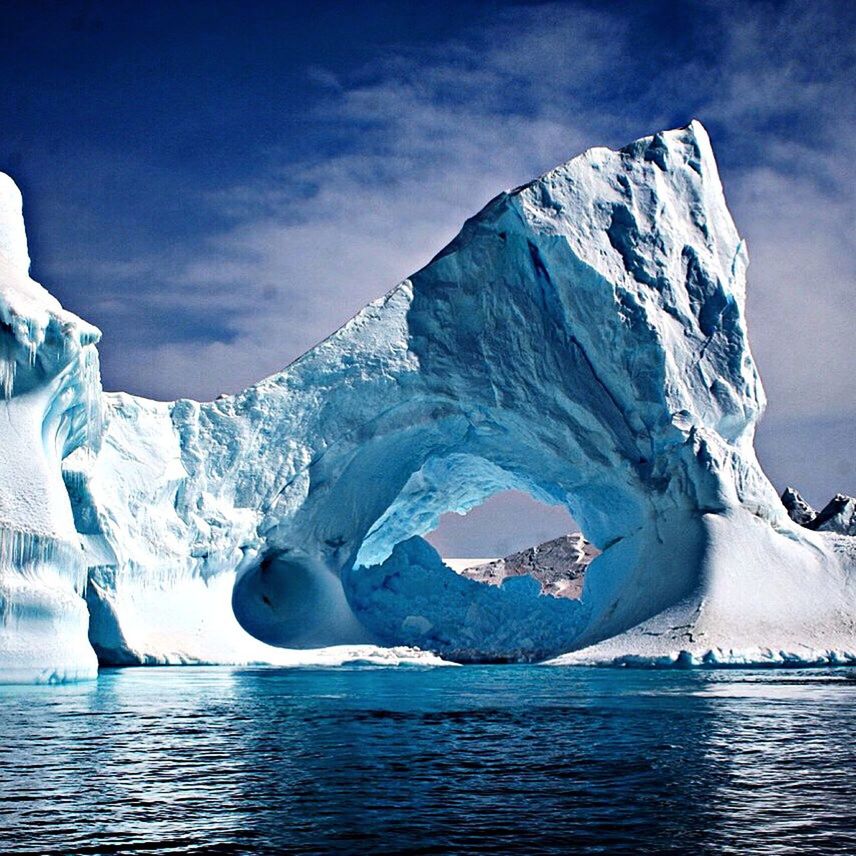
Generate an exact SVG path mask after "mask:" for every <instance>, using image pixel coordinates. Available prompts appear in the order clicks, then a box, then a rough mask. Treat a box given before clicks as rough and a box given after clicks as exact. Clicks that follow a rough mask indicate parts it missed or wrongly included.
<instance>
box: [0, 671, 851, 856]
mask: <svg viewBox="0 0 856 856" xmlns="http://www.w3.org/2000/svg"><path fill="white" fill-rule="evenodd" d="M0 851H2V852H3V853H9V854H13V853H14V854H18V853H28V854H47V853H152V852H156V853H344V854H357V853H492V854H495V856H501V854H506V853H566V852H579V853H622V852H626V853H648V852H650V853H668V852H675V853H693V854H695V853H716V854H720V853H741V854H742V853H775V854H782V853H808V852H818V853H826V852H828V853H856V671H854V670H846V669H837V670H836V669H829V670H804V671H789V670H772V669H771V670H767V671H738V670H722V671H643V670H629V669H622V670H619V669H579V668H565V669H561V668H551V667H545V666H468V667H462V668H422V667H410V668H407V667H404V668H402V667H400V668H371V667H359V666H354V667H345V668H338V669H327V670H321V669H291V670H278V669H260V668H240V669H225V668H188V667H185V668H157V669H155V668H138V669H120V670H111V671H105V672H103V673H102V674H101V676H100V677H99V679H98V680H97V682H92V683H89V684H77V685H70V686H54V687H2V688H0Z"/></svg>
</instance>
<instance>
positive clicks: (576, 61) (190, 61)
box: [0, 0, 856, 555]
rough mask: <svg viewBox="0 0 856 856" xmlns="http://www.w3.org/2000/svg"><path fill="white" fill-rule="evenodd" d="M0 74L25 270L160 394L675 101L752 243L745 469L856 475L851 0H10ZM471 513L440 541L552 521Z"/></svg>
mask: <svg viewBox="0 0 856 856" xmlns="http://www.w3.org/2000/svg"><path fill="white" fill-rule="evenodd" d="M0 81H2V82H1V83H0V115H2V122H0V170H3V171H5V172H8V173H9V174H10V175H12V177H13V178H14V179H15V181H16V182H17V183H18V185H19V186H20V187H21V189H22V192H23V194H24V200H25V216H26V219H27V226H28V233H29V238H30V254H31V257H32V259H33V275H34V277H35V278H36V279H38V280H39V281H41V282H42V283H43V284H45V285H46V287H48V288H49V289H50V290H51V291H52V292H53V293H54V294H56V295H57V296H58V297H59V298H60V300H61V301H62V302H63V304H64V305H65V306H66V307H67V308H69V309H71V310H72V311H74V312H76V313H77V314H79V315H81V316H83V317H84V318H86V319H87V320H89V321H91V322H93V323H95V324H96V325H97V326H99V327H100V328H101V330H102V332H103V340H102V344H101V346H100V352H101V362H102V376H103V381H104V385H105V388H107V389H123V390H127V391H130V392H133V393H137V394H141V395H146V396H149V397H153V398H160V399H172V398H177V397H192V398H201V399H210V398H213V397H215V396H216V395H218V394H219V393H221V392H234V391H237V390H239V389H240V388H242V387H243V386H246V385H248V384H250V383H252V382H253V381H256V380H258V379H260V378H261V377H263V376H265V375H267V374H270V373H272V372H274V371H277V370H279V369H281V368H282V367H283V366H285V365H287V364H288V363H289V362H290V361H291V360H293V359H294V358H295V357H297V356H299V355H300V354H301V353H302V352H303V351H305V350H306V349H307V348H309V347H311V346H312V345H313V344H314V343H315V342H317V341H319V340H320V339H321V338H323V337H324V336H326V335H327V334H329V333H330V332H332V331H333V330H334V329H336V328H337V327H338V326H340V325H341V324H342V323H343V322H344V321H345V320H347V319H348V318H349V317H350V316H351V315H353V314H354V313H355V312H356V311H357V310H359V309H360V308H361V307H362V306H363V305H364V304H365V303H366V302H368V301H369V300H371V299H373V298H375V297H377V296H379V295H381V294H383V293H385V292H386V291H388V290H389V289H390V288H391V287H392V286H393V285H395V284H396V283H397V282H398V281H400V280H401V279H403V278H405V277H406V276H408V275H409V274H410V273H412V272H413V271H415V270H416V269H418V268H419V267H420V266H422V265H423V264H424V263H425V262H427V261H428V260H429V259H430V258H431V257H432V256H433V255H435V254H436V252H437V251H438V250H439V249H440V248H441V247H442V246H443V245H444V244H445V243H447V242H448V241H449V240H450V239H451V238H452V237H453V236H454V235H455V234H456V233H457V231H458V229H459V228H460V226H461V224H462V223H463V221H464V219H465V218H466V217H468V216H470V215H471V214H473V213H475V212H476V211H478V210H479V209H480V208H481V207H482V206H483V205H484V204H485V203H486V202H487V201H488V200H489V199H490V198H492V197H493V196H495V195H496V194H497V193H498V192H500V191H501V190H503V189H505V188H507V187H512V186H516V185H519V184H521V183H523V182H525V181H527V180H528V179H531V178H533V177H535V176H537V175H539V174H540V173H542V172H544V171H545V170H547V169H549V168H551V167H553V166H555V165H557V164H559V163H561V162H563V161H565V160H567V159H569V158H570V157H572V156H573V155H575V154H577V153H579V152H580V151H582V150H584V149H585V148H588V147H590V146H593V145H609V146H620V145H623V144H625V143H627V142H629V141H630V140H633V139H635V138H637V137H640V136H643V135H646V134H650V133H652V132H654V131H656V130H659V129H663V128H669V127H676V126H681V125H685V124H686V123H687V122H688V121H689V120H690V119H692V118H694V117H695V118H699V119H701V121H702V122H704V124H705V125H706V127H707V128H708V131H709V132H710V135H711V138H712V141H713V145H714V148H715V151H716V153H717V158H718V161H719V165H720V170H721V174H722V178H723V183H724V185H725V190H726V196H727V198H728V201H729V205H730V207H731V210H732V212H733V214H734V217H735V220H736V222H737V225H738V228H739V229H740V231H741V233H742V234H743V235H744V237H745V238H746V239H747V242H748V247H749V255H750V260H751V264H750V270H749V292H748V295H749V296H748V317H749V325H750V338H751V342H752V347H753V351H754V354H755V357H756V360H757V362H758V365H759V368H760V371H761V375H762V378H763V380H764V384H765V387H766V390H767V395H768V398H769V406H768V411H767V414H766V416H765V417H764V419H763V421H762V422H761V425H760V426H759V430H758V450H759V457H760V459H761V462H762V464H763V465H764V467H765V469H766V471H767V473H768V475H769V476H770V477H771V479H772V480H773V482H774V484H775V485H776V486H777V487H778V488H779V489H782V488H784V486H785V485H786V484H794V485H796V486H797V487H798V488H800V489H801V490H802V491H803V492H804V493H805V494H806V496H807V497H808V499H809V500H810V501H812V502H814V503H815V504H818V505H823V504H825V502H826V501H827V500H828V499H829V498H830V497H831V496H832V495H833V494H834V493H835V492H836V491H845V492H849V493H851V494H856V463H854V460H853V449H854V446H856V442H854V441H856V431H854V427H853V426H854V417H856V372H854V370H853V359H852V349H853V340H854V329H856V324H854V321H856V318H854V315H855V314H856V310H854V304H856V301H854V300H853V292H852V289H853V285H854V274H856V246H854V245H856V198H854V191H855V190H856V176H855V175H854V161H856V115H854V114H856V99H854V91H856V86H854V84H856V3H852V2H835V0H830V2H809V0H800V2H769V3H765V2H740V3H733V2H696V0H684V2H608V1H607V2H593V3H585V2H573V3H503V2H494V3H485V2H467V0H457V2H445V0H433V1H432V2H430V3H428V2H406V1H405V0H399V2H371V3H368V2H366V3H353V2H351V3H325V2H315V3H313V4H307V3H290V2H277V3H266V2H262V0H256V2H254V3H238V2H216V0H208V2H205V3H202V2H196V3H188V2H180V0H174V2H169V3H164V2H158V0H150V2H146V3H130V2H125V0H112V2H105V3H102V2H87V3H81V2H74V0H66V2H62V3H59V2H54V3H44V2H38V0H27V2H18V0H12V2H9V3H7V4H4V27H3V28H2V32H0ZM506 521H507V522H508V524H509V525H511V524H515V523H516V525H517V528H518V530H520V531H519V537H518V540H515V539H514V538H511V539H510V540H509V538H508V537H507V536H503V539H499V540H498V539H497V535H496V532H497V531H498V530H500V529H502V530H504V531H506V532H507V531H508V529H509V525H506ZM521 521H523V522H522V523H521ZM471 524H472V525H470V527H469V529H467V525H468V524H467V523H466V521H463V522H461V521H455V522H454V523H449V524H448V526H446V529H447V530H448V532H447V534H448V538H447V539H446V541H445V542H444V543H443V549H444V550H446V552H447V555H448V553H449V551H452V552H456V551H457V552H459V553H460V554H462V555H468V554H470V555H494V554H497V553H498V552H501V551H502V550H504V549H506V548H509V547H510V548H512V549H516V548H518V547H520V546H524V544H525V542H526V538H535V539H536V540H537V539H538V538H541V539H542V540H543V537H544V536H547V537H549V536H551V535H553V534H558V533H559V532H560V531H561V530H562V528H563V527H566V518H565V517H564V516H563V515H561V514H559V513H558V512H556V511H553V512H551V513H548V514H542V513H541V509H539V508H537V507H535V506H534V505H532V504H531V503H528V504H527V503H526V502H525V501H524V500H522V499H521V498H520V497H515V496H510V497H508V496H507V497H500V498H499V499H496V500H494V501H493V502H492V503H491V504H489V505H488V506H486V507H485V508H484V509H482V510H481V512H477V513H474V515H472V521H471ZM450 527H451V528H450ZM456 527H457V528H456ZM462 527H463V528H462ZM456 533H457V534H456ZM462 533H463V534H462ZM441 534H442V533H441ZM520 539H523V543H521V542H520ZM440 540H441V541H442V538H441V539H440ZM528 543H532V541H529V542H528ZM462 551H463V552H462Z"/></svg>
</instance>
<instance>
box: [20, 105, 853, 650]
mask: <svg viewBox="0 0 856 856" xmlns="http://www.w3.org/2000/svg"><path fill="white" fill-rule="evenodd" d="M746 263H747V258H746V251H745V246H744V244H743V242H742V240H741V239H740V237H739V235H738V233H737V231H736V228H735V226H734V224H733V222H732V220H731V217H730V215H729V213H728V210H727V207H726V204H725V199H724V196H723V192H722V187H721V184H720V181H719V177H718V173H717V169H716V163H715V161H714V157H713V153H712V151H711V148H710V144H709V141H708V138H707V135H706V133H705V131H704V129H703V128H702V127H701V125H700V124H698V123H697V122H693V123H692V124H691V125H690V126H688V127H687V128H683V129H679V130H675V131H668V132H663V133H660V134H657V135H655V136H653V137H647V138H644V139H642V140H639V141H637V142H635V143H633V144H631V145H629V146H627V147H625V148H624V149H621V150H619V151H611V150H608V149H592V150H590V151H588V152H586V153H584V154H583V155H581V156H579V157H577V158H575V159H573V160H572V161H569V162H568V163H566V164H564V165H563V166H560V167H558V168H557V169H555V170H553V171H551V172H549V173H547V174H546V175H544V176H542V177H541V178H539V179H537V180H536V181H533V182H532V183H530V184H528V185H526V186H524V187H521V188H517V189H516V190H513V191H510V192H506V193H503V194H500V195H499V196H498V197H496V199H494V200H493V201H492V202H491V203H489V204H488V205H487V206H486V207H485V208H484V210H482V211H481V212H480V213H479V214H477V215H476V216H475V217H473V218H472V219H471V220H469V221H468V222H467V223H466V224H465V226H464V228H463V229H462V231H461V233H460V234H459V235H458V237H457V238H456V239H455V240H454V241H453V242H452V243H451V244H450V245H449V246H448V247H446V248H445V249H444V250H443V251H442V252H441V253H440V254H439V255H438V256H437V257H436V258H435V259H434V260H433V261H432V262H431V263H430V264H428V265H427V266H426V267H425V268H423V269H422V270H420V271H419V272H417V273H416V274H414V275H413V276H412V277H411V278H410V279H408V280H405V281H404V282H402V283H401V284H400V285H399V286H397V287H396V288H394V289H393V290H392V291H391V292H389V293H388V294H387V295H386V296H385V297H383V298H382V299H380V300H377V301H375V302H374V303H372V304H370V305H369V306H368V307H366V308H365V309H364V310H363V311H362V312H360V313H359V314H358V315H357V316H356V317H355V318H354V319H352V320H351V321H350V322H349V323H348V324H346V325H345V326H344V327H343V328H341V329H340V330H338V331H337V332H336V333H334V334H333V335H332V336H330V337H329V338H328V339H327V340H325V341H324V342H322V343H321V344H319V345H318V346H316V347H315V348H313V349H312V350H311V351H309V352H308V353H307V354H305V355H304V356H303V357H302V358H300V359H299V360H298V361H296V362H295V363H294V364H292V365H291V366H289V367H288V368H287V369H285V370H284V371H282V372H280V373H278V374H276V375H273V376H272V377H269V378H267V379H265V380H263V381H261V382H260V383H258V384H257V385H255V386H253V387H251V388H249V389H248V390H246V391H244V392H243V393H240V394H239V395H236V396H226V397H221V398H220V399H218V400H217V401H214V402H209V403H202V404H200V403H198V402H193V401H186V400H181V401H177V402H172V403H161V402H152V401H147V400H144V399H140V398H136V397H133V396H128V395H124V394H110V395H104V396H103V398H102V399H101V402H102V410H103V427H101V428H100V429H99V431H98V432H97V433H98V438H99V441H100V442H99V443H98V444H95V443H91V442H90V443H85V442H83V441H82V440H81V441H80V442H78V443H77V447H78V448H77V449H76V451H73V453H71V454H70V455H69V454H68V452H69V451H71V450H70V449H69V448H65V449H64V450H63V454H64V455H67V456H66V458H65V463H64V465H63V466H64V473H65V485H66V492H60V493H61V499H62V501H63V502H64V503H65V504H66V505H67V506H69V505H70V509H71V512H70V513H71V514H73V519H74V524H75V526H76V530H77V532H79V533H80V538H81V540H82V542H83V546H84V549H85V555H86V564H87V566H88V568H89V571H88V586H87V592H86V597H87V602H88V605H89V610H90V614H91V616H92V620H91V622H90V639H91V642H92V644H93V645H94V647H95V649H96V650H97V651H98V652H99V655H100V656H101V657H102V659H103V660H104V661H108V662H185V661H196V662H246V661H271V660H273V661H276V659H277V658H278V657H279V658H281V657H283V656H285V654H284V653H283V651H282V649H283V648H289V649H299V648H314V647H317V646H322V645H349V646H353V645H377V644H383V645H415V646H419V647H421V648H425V649H428V650H432V651H436V652H439V653H440V654H444V655H447V656H450V657H460V658H467V659H537V658H542V657H546V656H554V655H557V654H561V653H562V652H566V651H570V650H579V649H584V650H587V651H591V650H594V649H592V647H591V646H593V645H594V646H596V645H597V644H598V643H601V644H604V640H607V641H608V640H613V639H617V640H619V641H618V642H616V643H615V645H616V646H618V647H616V648H614V649H613V648H610V649H608V651H607V649H604V648H601V649H597V650H601V651H606V652H607V653H604V654H603V656H607V655H608V656H609V657H613V656H622V655H624V654H628V655H633V656H637V655H638V656H645V657H650V658H653V659H658V658H663V657H665V658H669V657H672V656H673V654H674V655H675V656H677V654H675V652H680V651H688V652H690V656H696V657H702V656H704V653H705V652H706V651H708V650H713V649H714V648H715V649H716V650H718V651H723V650H732V651H738V652H745V651H750V650H756V649H758V650H760V648H761V647H763V646H767V647H771V646H779V647H781V648H782V649H784V647H785V646H793V645H805V646H809V647H812V648H830V649H832V648H834V649H836V650H845V649H847V650H853V648H854V647H856V645H854V640H853V638H852V635H851V634H852V631H851V630H850V629H849V628H850V624H849V623H844V622H843V621H842V616H843V615H844V614H847V615H849V614H852V608H851V607H852V595H851V594H850V593H849V591H850V583H849V577H848V570H847V568H848V567H849V564H848V563H849V562H850V558H848V557H849V553H847V549H844V550H843V551H842V549H840V546H837V545H836V544H833V543H832V542H831V541H830V540H829V538H825V537H824V536H822V535H819V534H815V533H812V532H807V531H805V530H801V529H800V528H799V527H798V526H796V525H795V524H793V523H792V521H791V520H790V519H789V518H788V516H787V514H786V513H785V510H784V508H783V506H782V504H781V503H780V501H779V500H778V497H777V496H776V494H775V492H774V490H773V488H772V486H771V485H770V483H769V482H768V480H767V479H766V477H765V476H764V474H763V472H762V471H761V469H760V468H759V466H758V464H757V461H756V459H755V454H754V450H753V445H752V441H753V432H754V425H755V422H756V420H757V419H758V417H759V416H760V414H761V412H762V410H763V407H764V397H763V390H762V388H761V384H760V381H759V378H758V373H757V371H756V368H755V364H754V361H753V359H752V355H751V352H750V350H749V345H748V340H747V334H746V326H745V317H744V297H745V271H746ZM83 389H84V387H83V385H78V386H77V387H75V392H76V394H82V392H83ZM14 400H15V396H12V398H11V399H10V401H12V402H14ZM96 446H97V447H96ZM53 463H55V462H53ZM508 489H517V490H524V491H527V492H528V493H530V494H531V495H532V496H534V497H535V498H537V499H539V500H541V501H545V502H548V503H554V504H561V505H564V506H565V507H566V508H567V509H568V510H569V511H570V512H571V514H572V515H573V517H574V518H575V520H576V521H577V522H578V523H579V524H580V526H581V528H582V530H583V532H584V534H585V536H586V538H587V539H588V540H589V541H590V542H592V543H593V544H594V545H595V547H596V548H597V549H598V550H600V551H601V553H600V555H598V556H597V558H595V559H594V560H593V561H592V562H591V564H590V565H589V566H588V569H587V572H586V577H585V583H584V586H583V589H582V592H581V594H580V597H579V598H574V599H568V598H564V599H557V598H552V597H549V596H543V595H542V594H541V592H540V587H539V585H538V583H537V582H535V581H533V580H531V579H528V578H518V579H512V580H508V581H507V582H505V583H504V584H503V585H502V586H498V587H497V586H489V585H483V584H480V583H478V582H476V581H474V580H472V579H467V578H465V577H461V576H459V575H456V574H455V573H454V572H453V571H452V570H450V569H449V568H447V567H446V566H445V565H444V564H443V562H442V559H441V558H440V557H439V556H438V555H437V554H436V552H435V551H434V550H433V548H431V547H430V545H428V544H427V542H425V541H424V540H423V539H422V538H421V537H420V536H422V535H424V534H425V533H427V532H428V531H430V530H431V529H432V528H433V527H434V526H435V525H436V523H437V521H438V520H439V517H440V515H441V514H443V513H444V512H447V511H450V510H454V511H465V510H467V509H469V508H471V507H473V506H475V505H477V504H478V503H480V502H482V501H483V500H484V499H485V498H487V497H489V496H491V495H492V494H494V493H497V492H499V491H503V490H508ZM769 556H775V557H776V561H774V562H771V561H770V560H769ZM806 586H810V587H811V590H812V592H813V593H814V595H815V597H814V599H813V600H811V601H810V602H809V601H807V599H806V597H805V594H804V593H805V591H806ZM761 592H763V593H764V594H763V595H760V594H759V593H761ZM848 622H849V619H848ZM640 626H646V627H648V628H649V629H648V630H647V631H645V633H642V632H641V631H638V632H637V631H635V630H634V628H639V627H640ZM621 646H624V647H623V648H622V647H621ZM289 656H293V655H289ZM598 656H599V655H598ZM717 656H720V655H717ZM723 656H724V655H723ZM734 656H735V657H737V656H742V654H735V655H734Z"/></svg>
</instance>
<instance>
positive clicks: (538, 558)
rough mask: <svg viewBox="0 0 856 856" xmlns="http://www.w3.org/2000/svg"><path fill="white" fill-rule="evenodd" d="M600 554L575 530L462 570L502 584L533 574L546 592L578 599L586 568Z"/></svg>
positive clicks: (483, 579) (484, 579)
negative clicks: (508, 579)
mask: <svg viewBox="0 0 856 856" xmlns="http://www.w3.org/2000/svg"><path fill="white" fill-rule="evenodd" d="M599 553H600V551H599V550H598V549H597V547H595V546H594V545H593V544H590V543H589V542H588V541H586V539H585V538H583V536H582V535H581V534H580V533H579V532H575V533H573V534H571V535H562V536H561V537H560V538H554V539H553V540H552V541H545V542H544V543H543V544H539V545H538V546H537V547H529V548H528V549H526V550H521V551H520V552H519V553H512V554H511V555H510V556H506V557H505V558H504V559H496V560H494V561H493V562H485V563H484V564H481V565H475V566H474V567H472V568H465V569H463V570H462V571H460V573H461V575H462V576H465V577H469V578H470V579H473V580H476V581H478V582H481V583H488V584H489V585H500V584H501V583H502V581H503V580H505V579H506V578H508V577H522V576H530V577H532V578H533V579H535V580H537V581H538V582H539V583H540V584H541V591H542V592H543V593H544V594H549V595H552V596H553V597H567V598H573V599H578V598H579V597H580V594H581V593H582V590H583V579H584V577H585V572H586V569H587V568H588V566H589V564H590V563H591V561H592V560H593V559H594V558H595V557H596V556H597V555H598V554H599Z"/></svg>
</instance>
